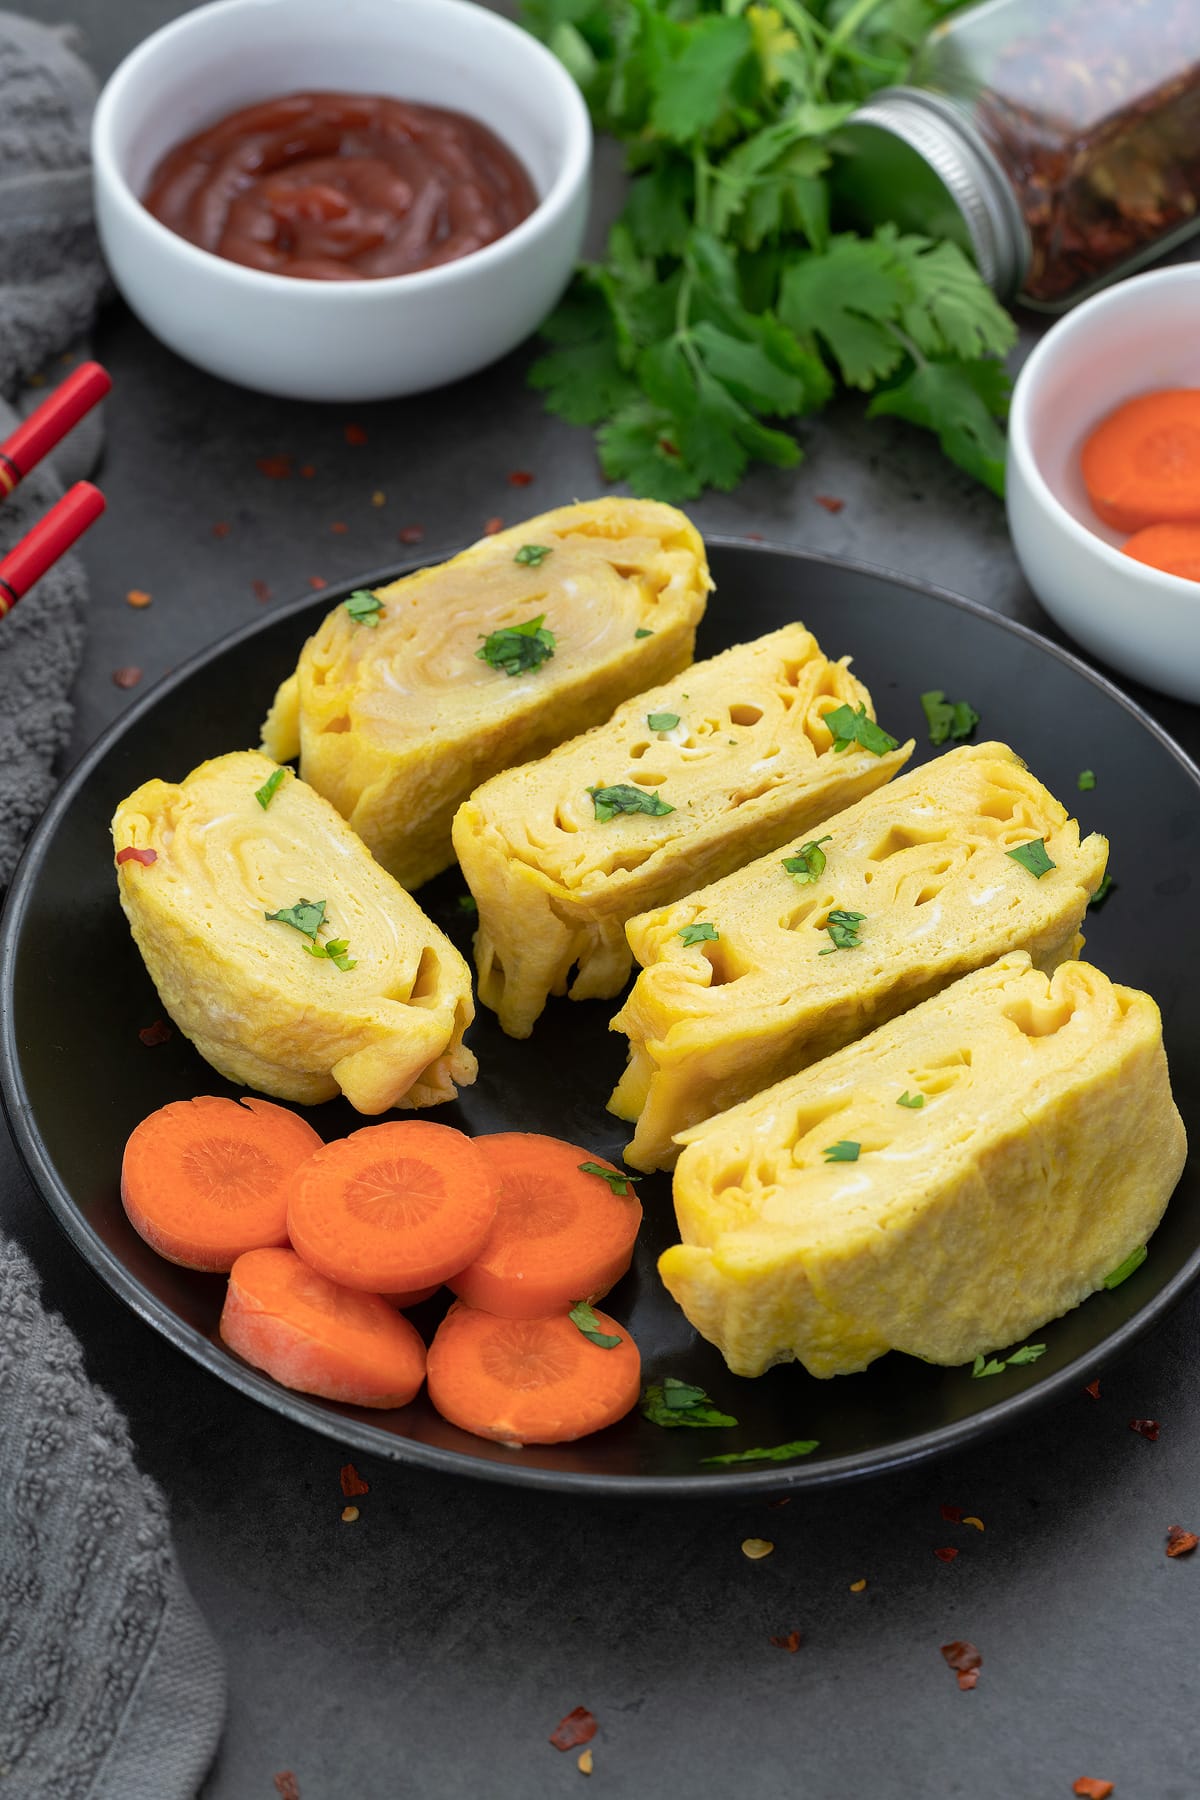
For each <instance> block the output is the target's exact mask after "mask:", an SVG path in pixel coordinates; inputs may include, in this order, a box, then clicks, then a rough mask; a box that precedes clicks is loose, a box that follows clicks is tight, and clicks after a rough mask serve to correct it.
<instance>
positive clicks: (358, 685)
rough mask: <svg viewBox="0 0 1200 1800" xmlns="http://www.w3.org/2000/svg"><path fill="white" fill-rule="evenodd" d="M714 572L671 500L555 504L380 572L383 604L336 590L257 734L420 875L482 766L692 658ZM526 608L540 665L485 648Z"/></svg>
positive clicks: (553, 737)
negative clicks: (431, 563)
mask: <svg viewBox="0 0 1200 1800" xmlns="http://www.w3.org/2000/svg"><path fill="white" fill-rule="evenodd" d="M711 587H712V581H711V579H710V576H709V573H708V565H707V563H706V561H705V555H704V545H703V542H702V541H701V538H700V534H699V532H698V531H697V530H696V529H695V527H694V526H693V525H692V524H690V523H689V521H688V520H687V519H686V518H685V517H684V515H683V514H682V513H681V512H677V511H676V510H675V508H674V507H671V506H662V505H660V504H658V502H656V501H652V500H625V499H615V498H614V499H604V500H593V501H588V502H586V503H583V504H579V505H575V506H562V507H559V508H558V509H557V510H556V511H555V512H548V513H543V514H542V515H541V516H540V517H538V518H535V519H528V520H526V522H525V523H524V524H522V525H515V526H513V528H512V529H511V530H510V531H501V532H498V533H496V535H495V536H492V537H485V538H483V539H482V540H481V541H480V542H479V543H477V544H473V545H472V546H471V548H470V549H469V550H464V551H463V553H462V554H461V556H456V557H454V558H453V559H452V560H451V561H450V562H445V563H439V564H437V565H436V566H435V567H433V568H430V569H422V570H420V571H418V573H416V574H414V575H407V576H405V577H404V578H403V579H402V580H400V581H394V582H392V583H390V584H389V585H388V586H387V587H382V588H380V589H379V590H378V591H377V593H376V594H375V596H374V598H375V600H376V601H377V602H378V605H379V609H380V610H378V611H373V610H371V609H370V596H368V597H367V601H366V610H365V612H364V610H363V607H362V605H361V604H360V607H359V611H360V612H363V616H362V617H361V618H360V619H358V620H356V619H355V618H354V617H352V616H351V614H350V613H349V612H347V610H346V605H345V604H343V605H341V606H337V607H335V608H334V610H333V611H332V612H331V613H330V614H329V615H328V617H327V618H326V619H325V621H324V623H323V624H322V625H321V626H320V627H319V628H318V630H317V631H316V632H315V634H314V635H313V636H312V637H311V638H310V639H309V640H308V642H307V644H305V646H304V649H303V650H302V651H301V653H300V661H299V663H298V665H297V667H296V672H295V674H293V675H290V676H289V677H288V679H287V680H286V681H285V682H284V683H283V685H282V687H281V688H280V689H279V692H278V694H277V695H276V697H275V703H274V705H273V706H272V708H271V712H270V714H269V716H268V718H267V720H266V723H265V725H264V726H263V747H264V749H265V750H266V752H267V754H268V755H269V756H272V757H274V758H275V760H276V761H277V762H289V761H291V760H292V759H293V758H294V757H296V756H299V758H300V774H301V776H302V777H303V779H304V780H305V781H307V782H309V783H310V784H311V785H312V786H313V787H314V788H316V790H317V792H318V793H319V794H323V795H324V796H325V798H326V799H327V800H330V801H332V803H333V805H334V806H335V807H336V808H337V810H338V811H339V812H340V813H341V815H342V817H343V818H345V819H347V820H348V821H349V823H350V824H351V825H352V826H353V827H354V829H355V831H356V832H357V833H358V835H359V837H361V838H362V840H363V842H364V843H365V844H366V846H367V848H368V850H370V851H371V853H372V855H373V856H374V857H375V858H376V860H377V861H378V862H380V863H381V864H382V865H383V867H384V868H385V869H387V870H388V871H389V872H390V873H391V874H392V875H394V876H395V877H396V880H397V881H399V882H401V883H402V884H403V885H404V886H405V887H407V888H414V887H418V886H419V885H420V884H421V882H423V881H428V880H429V878H430V877H431V876H433V875H436V874H437V873H438V872H439V870H441V869H444V868H446V867H448V866H449V864H450V863H451V862H452V861H453V860H454V852H453V850H452V849H451V845H450V825H451V821H452V819H453V818H454V813H455V810H456V808H457V807H458V806H459V805H460V804H461V803H462V802H463V801H464V800H465V799H466V798H467V795H468V794H469V793H470V792H471V791H472V789H473V788H476V787H478V786H479V784H480V782H482V781H486V780H487V779H488V778H489V776H492V775H495V774H496V773H497V771H498V770H500V769H507V768H510V767H511V766H512V765H513V764H514V763H519V762H525V761H527V760H528V759H529V758H530V757H534V756H542V755H544V754H545V752H546V751H547V750H551V749H553V747H554V745H555V744H561V743H562V741H563V739H564V738H568V737H573V736H574V734H575V733H576V732H578V731H585V730H586V729H587V728H588V726H589V725H596V724H598V723H599V722H600V720H601V719H607V718H608V716H609V714H610V713H611V712H612V710H613V708H614V706H616V705H617V704H618V703H619V702H620V701H622V700H624V699H625V697H626V696H627V695H628V694H635V693H638V692H639V691H640V690H641V689H642V688H646V687H653V686H654V684H655V683H656V682H659V681H665V680H666V679H667V677H668V676H670V675H674V674H675V673H676V672H677V671H678V670H680V669H683V668H685V667H686V666H687V664H688V663H690V662H691V660H692V649H693V645H694V643H695V636H696V626H697V625H698V624H699V622H700V619H701V618H702V616H703V613H704V607H705V602H706V598H707V595H708V592H709V589H710V588H711ZM534 621H537V622H538V624H537V628H538V629H541V630H542V631H544V632H547V633H549V634H550V636H551V637H552V639H553V653H552V654H551V655H549V656H547V657H545V659H544V660H541V661H539V662H538V663H537V666H536V667H527V668H522V669H518V671H517V672H516V673H506V669H505V666H504V665H503V664H502V666H500V667H495V666H493V665H492V663H489V662H488V661H486V660H484V659H483V658H481V656H480V654H479V652H480V650H481V649H486V648H487V644H486V641H485V640H487V639H488V638H489V637H490V636H491V634H492V633H494V632H497V631H505V630H507V631H510V632H516V631H518V628H520V627H529V626H531V625H532V624H533V622H534ZM526 635H527V636H528V634H526ZM512 642H513V640H512V639H511V638H510V639H509V640H507V643H508V645H509V646H510V647H511V645H512ZM502 648H503V646H501V645H498V646H496V648H495V650H494V651H493V654H494V655H496V654H497V653H498V652H499V650H501V649H502ZM517 648H518V649H519V648H520V645H519V644H518V645H517ZM535 658H536V652H535ZM522 660H524V659H522V658H518V659H517V661H518V662H519V661H522Z"/></svg>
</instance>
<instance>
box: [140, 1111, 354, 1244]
mask: <svg viewBox="0 0 1200 1800" xmlns="http://www.w3.org/2000/svg"><path fill="white" fill-rule="evenodd" d="M320 1148H321V1139H320V1138H319V1137H318V1135H317V1133H316V1132H315V1131H314V1130H313V1128H312V1126H311V1125H309V1124H308V1123H307V1121H306V1120H304V1119H301V1118H300V1117H298V1115H297V1114H296V1113H294V1112H289V1111H288V1109H287V1107H286V1106H276V1105H274V1104H273V1103H272V1102H271V1101H270V1100H259V1099H255V1098H251V1097H247V1098H245V1099H242V1100H227V1099H223V1098H221V1097H220V1096H219V1095H216V1094H201V1095H198V1096H197V1097H196V1099H195V1100H174V1101H172V1102H171V1104H170V1105H169V1106H162V1107H160V1108H159V1109H158V1111H157V1112H152V1113H151V1114H150V1116H149V1117H148V1118H145V1119H143V1120H142V1122H141V1124H140V1125H137V1126H135V1127H134V1129H133V1131H132V1132H131V1133H130V1137H129V1142H128V1143H127V1144H126V1146H125V1155H124V1158H123V1159H122V1162H121V1200H122V1203H123V1204H124V1207H125V1211H126V1213H127V1214H128V1215H129V1222H130V1224H131V1225H132V1226H133V1229H134V1230H135V1231H136V1232H137V1233H138V1234H139V1235H140V1236H141V1237H144V1238H145V1240H146V1242H147V1243H148V1244H149V1245H151V1246H152V1248H153V1249H155V1250H157V1251H158V1253H159V1255H160V1256H165V1257H167V1259H168V1260H169V1261H170V1262H174V1263H182V1264H183V1266H184V1268H185V1269H210V1270H224V1269H231V1268H232V1267H233V1265H234V1262H235V1261H236V1259H237V1258H238V1257H239V1256H240V1255H241V1254H242V1252H243V1251H244V1250H257V1249H260V1248H262V1247H264V1246H266V1245H271V1244H286V1243H287V1241H288V1238H287V1205H288V1189H289V1188H290V1186H291V1182H292V1176H293V1175H294V1173H295V1171H296V1170H297V1169H298V1168H299V1166H300V1164H301V1163H302V1162H304V1161H305V1159H306V1158H307V1157H309V1156H311V1155H312V1153H313V1151H314V1150H319V1149H320Z"/></svg>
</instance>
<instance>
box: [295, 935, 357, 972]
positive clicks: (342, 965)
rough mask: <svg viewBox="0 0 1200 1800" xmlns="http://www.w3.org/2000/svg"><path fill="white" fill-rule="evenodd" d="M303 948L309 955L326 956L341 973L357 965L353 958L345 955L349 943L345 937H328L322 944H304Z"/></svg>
mask: <svg viewBox="0 0 1200 1800" xmlns="http://www.w3.org/2000/svg"><path fill="white" fill-rule="evenodd" d="M304 948H305V949H306V950H307V951H308V954H309V955H310V956H327V957H328V958H329V960H330V962H331V963H335V964H336V965H337V967H338V968H339V969H341V970H342V972H343V973H345V972H346V970H348V969H356V968H357V967H358V963H357V961H356V960H355V958H354V957H353V956H348V955H347V951H348V950H349V948H350V945H349V943H348V942H347V940H346V939H345V938H330V939H329V940H328V942H327V943H324V944H305V946H304Z"/></svg>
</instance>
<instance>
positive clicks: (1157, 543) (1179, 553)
mask: <svg viewBox="0 0 1200 1800" xmlns="http://www.w3.org/2000/svg"><path fill="white" fill-rule="evenodd" d="M1121 549H1122V550H1123V551H1124V553H1125V555H1126V556H1132V557H1133V558H1134V560H1135V562H1141V563H1148V564H1149V566H1150V567H1151V568H1152V569H1162V570H1163V571H1164V573H1165V574H1167V575H1179V576H1182V578H1183V580H1184V581H1200V523H1198V524H1195V525H1147V526H1146V528H1145V530H1144V531H1138V532H1135V534H1134V535H1133V537H1131V538H1127V539H1126V541H1125V543H1123V544H1122V545H1121Z"/></svg>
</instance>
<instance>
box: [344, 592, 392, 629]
mask: <svg viewBox="0 0 1200 1800" xmlns="http://www.w3.org/2000/svg"><path fill="white" fill-rule="evenodd" d="M345 606H346V611H347V612H348V613H349V614H350V617H351V618H352V619H353V620H354V623H355V624H356V625H369V626H370V627H371V629H372V630H374V629H375V627H376V625H378V623H379V621H380V619H381V618H382V617H383V602H382V601H381V600H380V598H379V595H378V594H372V593H370V592H369V590H368V589H367V588H355V590H354V592H353V593H352V594H351V596H350V598H349V599H348V600H347V601H346V602H345Z"/></svg>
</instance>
